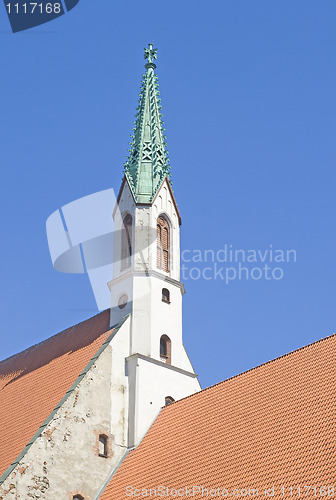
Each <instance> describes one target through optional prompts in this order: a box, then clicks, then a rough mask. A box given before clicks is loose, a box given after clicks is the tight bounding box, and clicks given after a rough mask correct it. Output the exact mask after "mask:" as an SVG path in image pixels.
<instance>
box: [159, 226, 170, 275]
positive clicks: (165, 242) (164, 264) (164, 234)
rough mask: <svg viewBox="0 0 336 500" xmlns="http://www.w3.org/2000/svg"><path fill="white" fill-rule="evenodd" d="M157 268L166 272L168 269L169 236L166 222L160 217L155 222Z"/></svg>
mask: <svg viewBox="0 0 336 500" xmlns="http://www.w3.org/2000/svg"><path fill="white" fill-rule="evenodd" d="M156 229H157V243H156V244H157V257H156V260H157V267H158V268H159V269H162V270H163V271H166V272H168V271H169V267H170V255H169V245H170V234H169V224H168V221H167V220H166V219H165V218H164V217H162V216H160V217H158V220H157V225H156Z"/></svg>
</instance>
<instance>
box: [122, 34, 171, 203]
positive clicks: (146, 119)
mask: <svg viewBox="0 0 336 500" xmlns="http://www.w3.org/2000/svg"><path fill="white" fill-rule="evenodd" d="M144 57H145V59H146V60H147V61H148V62H147V63H146V65H145V67H146V70H147V71H146V73H145V74H144V75H143V77H142V82H141V87H140V94H139V101H138V106H137V113H136V115H135V118H136V119H135V121H134V127H133V129H132V130H133V132H134V133H133V135H131V139H132V141H131V142H130V146H131V148H130V149H129V150H128V151H129V156H128V158H127V160H126V163H125V167H124V171H125V174H126V177H127V179H128V181H129V184H130V186H131V189H132V191H133V195H134V197H135V200H136V202H139V203H151V202H152V201H153V199H154V197H155V195H156V193H157V191H158V189H159V188H160V186H161V184H162V182H163V180H164V178H165V177H166V176H168V177H170V165H169V158H168V150H167V142H166V137H165V134H164V131H165V129H164V127H163V125H164V124H163V120H162V106H161V99H160V92H159V82H158V77H157V75H156V74H155V73H154V69H155V68H156V65H155V64H154V60H156V59H157V49H154V48H153V44H151V43H150V44H149V45H148V48H146V49H145V54H144Z"/></svg>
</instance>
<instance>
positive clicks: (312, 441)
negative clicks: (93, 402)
mask: <svg viewBox="0 0 336 500" xmlns="http://www.w3.org/2000/svg"><path fill="white" fill-rule="evenodd" d="M335 359H336V335H333V336H330V337H327V338H326V339H323V340H321V341H318V342H316V343H314V344H310V345H309V346H307V347H304V348H302V349H299V350H297V351H294V352H292V353H290V354H287V355H285V356H283V357H281V358H277V359H275V360H274V361H270V362H268V363H266V364H264V365H261V366H259V367H257V368H254V369H252V370H250V371H248V372H245V373H243V374H241V375H238V376H236V377H233V378H231V379H228V380H226V381H224V382H221V383H220V384H217V385H215V386H212V387H210V388H208V389H205V390H204V391H201V392H199V393H197V394H195V395H193V396H189V397H187V398H185V399H183V400H181V401H178V402H176V403H173V404H171V405H170V406H168V407H166V408H164V409H163V410H162V411H161V413H160V415H159V416H158V418H157V419H156V421H155V422H154V424H153V425H152V427H151V428H150V429H149V431H148V433H147V434H146V436H145V438H144V439H143V441H142V442H141V443H140V445H139V446H138V448H137V449H135V450H134V451H132V452H131V453H130V454H129V455H128V456H127V457H126V459H125V460H124V462H123V463H122V465H121V466H120V468H119V469H118V471H117V472H116V474H115V475H114V477H113V478H112V480H111V481H110V483H109V485H108V486H107V488H106V490H105V491H104V493H103V494H102V496H101V499H102V500H121V499H123V498H136V497H135V496H134V495H133V496H131V493H132V492H133V493H134V490H128V494H126V487H127V486H131V487H133V488H139V489H145V490H147V493H148V497H149V490H150V488H152V489H156V490H157V492H158V487H159V486H160V485H162V486H165V487H168V488H173V489H174V488H175V489H177V490H178V489H181V488H182V489H183V488H185V487H186V486H187V487H189V488H190V487H191V488H192V487H193V486H200V487H201V486H203V487H204V488H207V489H209V490H210V488H218V487H220V494H221V491H222V488H227V489H228V496H229V497H231V498H234V495H233V489H234V488H238V489H239V490H240V489H241V488H247V490H248V489H249V488H257V489H258V493H259V497H263V498H266V497H265V492H264V488H265V487H267V488H271V487H272V486H273V485H274V488H275V498H279V499H283V498H289V499H290V498H291V494H290V489H289V488H290V487H291V486H292V487H293V493H292V495H293V499H294V498H295V499H299V498H303V497H304V498H308V499H309V498H311V499H312V500H313V499H315V492H314V490H313V488H314V487H317V495H316V496H317V497H318V498H321V497H322V496H323V495H321V494H320V490H319V488H320V487H321V486H334V487H336V484H335V471H336V383H335V382H336V363H335ZM282 486H283V487H284V488H285V490H284V492H285V495H283V492H282V490H281V487H282ZM298 486H300V487H301V496H300V497H299V495H298V490H297V487H298ZM304 486H311V490H310V491H309V492H308V494H307V497H306V496H305V495H306V491H307V489H305V488H304ZM183 491H184V492H185V490H183ZM183 491H181V492H180V493H182V492H183ZM189 491H190V490H189ZM330 491H331V490H330ZM322 492H323V490H322ZM136 493H138V492H136ZM195 493H196V494H195V495H194V496H193V498H198V499H199V498H205V497H206V491H205V490H204V491H203V496H202V492H199V493H198V494H197V491H195ZM213 493H214V492H213ZM224 493H225V494H226V492H225V491H224ZM243 493H244V494H245V491H243ZM174 494H175V492H174V491H173V495H171V497H173V496H174ZM139 496H140V498H144V496H143V495H142V494H140V495H139ZM157 496H159V495H157ZM161 496H162V495H161ZM175 496H176V495H175ZM180 496H181V495H180ZM247 496H248V498H251V496H253V495H250V496H249V495H247ZM331 496H332V495H329V496H328V495H327V498H331ZM152 497H154V491H152ZM214 497H215V495H214ZM242 497H243V495H240V494H238V498H242ZM163 498H167V495H165V496H164V497H163ZM208 498H210V494H209V497H208ZM216 498H218V497H217V496H216ZM220 498H223V497H222V496H220Z"/></svg>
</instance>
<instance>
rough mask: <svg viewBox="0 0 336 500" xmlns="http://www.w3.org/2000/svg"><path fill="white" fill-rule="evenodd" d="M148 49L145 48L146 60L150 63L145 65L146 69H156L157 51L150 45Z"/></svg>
mask: <svg viewBox="0 0 336 500" xmlns="http://www.w3.org/2000/svg"><path fill="white" fill-rule="evenodd" d="M148 47H149V48H148V49H147V48H145V59H148V63H147V64H145V68H146V69H149V68H153V69H154V68H156V64H154V59H157V55H156V53H157V49H153V44H152V43H149V44H148Z"/></svg>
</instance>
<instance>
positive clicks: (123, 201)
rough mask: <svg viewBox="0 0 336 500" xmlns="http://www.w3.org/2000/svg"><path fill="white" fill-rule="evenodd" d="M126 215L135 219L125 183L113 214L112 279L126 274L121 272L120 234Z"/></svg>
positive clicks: (126, 183) (132, 203) (129, 193)
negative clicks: (128, 214)
mask: <svg viewBox="0 0 336 500" xmlns="http://www.w3.org/2000/svg"><path fill="white" fill-rule="evenodd" d="M126 213H130V214H131V216H132V218H133V223H134V219H135V203H134V198H133V195H132V193H131V190H130V188H129V185H128V182H127V181H126V182H125V184H124V187H123V190H122V193H121V196H120V200H119V204H118V206H117V207H116V208H115V211H114V214H113V220H114V241H113V279H114V278H117V277H118V276H120V275H123V274H126V273H127V269H125V270H121V232H122V228H123V224H122V221H123V217H124V215H125V214H126ZM132 239H133V241H132V247H133V248H134V231H133V232H132Z"/></svg>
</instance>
